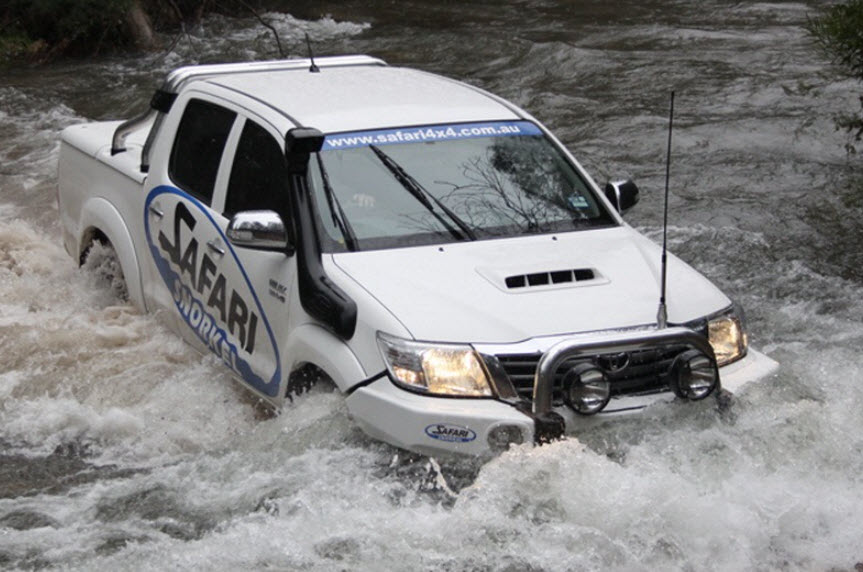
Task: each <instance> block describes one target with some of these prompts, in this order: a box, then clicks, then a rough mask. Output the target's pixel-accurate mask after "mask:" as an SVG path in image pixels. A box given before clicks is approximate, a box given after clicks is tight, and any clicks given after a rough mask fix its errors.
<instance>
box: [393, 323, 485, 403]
mask: <svg viewBox="0 0 863 572" xmlns="http://www.w3.org/2000/svg"><path fill="white" fill-rule="evenodd" d="M378 346H379V347H380V348H381V353H382V354H383V356H384V361H385V362H386V364H387V369H388V370H389V373H390V376H391V377H392V379H393V380H395V381H396V382H397V383H399V384H401V385H403V386H405V387H406V388H408V389H412V390H414V391H420V392H423V393H432V394H436V395H450V396H462V397H491V396H492V392H491V386H490V385H489V383H488V378H487V377H486V374H485V370H484V369H483V367H482V363H481V362H480V358H479V356H478V355H477V354H476V352H475V351H474V349H473V348H472V347H470V346H465V345H456V344H430V343H424V342H414V341H410V340H403V339H401V338H396V337H394V336H390V335H387V334H384V333H381V332H378Z"/></svg>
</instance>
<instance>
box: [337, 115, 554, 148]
mask: <svg viewBox="0 0 863 572" xmlns="http://www.w3.org/2000/svg"><path fill="white" fill-rule="evenodd" d="M523 135H542V130H541V129H540V128H539V127H538V126H537V125H536V124H534V123H531V122H530V121H490V122H485V123H455V124H449V125H429V126H425V127H403V128H399V129H377V130H374V131H353V132H350V133H334V134H329V135H327V136H326V137H325V138H324V146H323V149H322V150H323V151H333V150H338V149H353V148H356V147H368V146H369V145H401V144H404V143H427V142H429V141H448V140H453V139H474V138H477V137H512V136H523Z"/></svg>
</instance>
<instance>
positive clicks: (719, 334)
mask: <svg viewBox="0 0 863 572" xmlns="http://www.w3.org/2000/svg"><path fill="white" fill-rule="evenodd" d="M707 335H708V338H709V339H710V345H711V346H713V353H714V354H716V364H717V365H718V366H719V367H722V366H723V365H727V364H729V363H731V362H735V361H737V360H739V359H740V358H742V357H743V356H745V355H746V346H747V340H746V333H745V332H744V330H743V323H742V320H741V319H740V318H739V317H738V316H737V314H736V313H734V312H728V313H726V314H723V315H721V316H719V317H716V318H713V319H712V320H710V321H708V323H707Z"/></svg>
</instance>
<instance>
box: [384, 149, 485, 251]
mask: <svg viewBox="0 0 863 572" xmlns="http://www.w3.org/2000/svg"><path fill="white" fill-rule="evenodd" d="M369 149H371V150H372V151H374V153H375V155H377V157H378V159H380V160H381V163H383V164H384V166H385V167H386V168H387V169H389V171H390V173H392V174H393V176H394V177H395V178H396V180H397V181H398V182H399V183H400V184H401V186H403V187H404V188H405V189H406V190H407V191H408V192H409V193H410V194H411V195H413V196H414V198H416V200H418V201H419V202H421V203H422V204H423V206H424V207H425V208H427V209H428V211H429V212H430V213H432V214H433V215H434V216H435V218H437V219H438V220H439V221H440V222H441V224H443V225H444V226H445V227H446V228H447V230H449V231H450V232H451V233H452V234H453V235H454V236H456V237H457V238H460V239H464V237H465V236H466V237H467V238H469V239H471V240H476V234H475V233H474V232H473V230H472V229H471V228H470V227H469V226H468V225H467V223H466V222H464V221H463V220H462V219H460V218H459V217H458V215H457V214H455V213H454V212H452V210H451V209H450V208H449V207H447V206H446V205H445V204H443V202H442V201H441V200H440V199H438V198H437V197H436V196H434V195H433V194H432V193H430V192H428V191H427V190H426V189H425V187H423V186H422V185H421V184H420V183H419V181H417V180H416V179H414V178H413V177H412V176H411V175H410V174H409V173H408V172H407V171H405V170H404V168H403V167H402V166H401V165H399V164H398V163H396V161H395V159H393V158H392V157H390V156H389V155H387V154H386V153H384V152H383V151H381V149H380V148H379V147H377V146H376V145H369ZM429 197H431V200H432V201H434V202H435V204H436V205H437V206H438V207H439V208H440V209H441V210H442V211H443V212H444V213H446V216H447V217H449V219H450V220H451V221H452V222H454V223H455V225H456V226H457V227H458V228H459V230H460V231H461V233H459V232H457V231H456V230H455V229H454V228H452V226H450V225H449V224H448V223H447V222H446V221H445V220H444V219H443V217H441V216H440V215H439V214H438V212H437V209H435V208H434V206H433V205H432V203H431V201H429ZM462 234H464V236H462Z"/></svg>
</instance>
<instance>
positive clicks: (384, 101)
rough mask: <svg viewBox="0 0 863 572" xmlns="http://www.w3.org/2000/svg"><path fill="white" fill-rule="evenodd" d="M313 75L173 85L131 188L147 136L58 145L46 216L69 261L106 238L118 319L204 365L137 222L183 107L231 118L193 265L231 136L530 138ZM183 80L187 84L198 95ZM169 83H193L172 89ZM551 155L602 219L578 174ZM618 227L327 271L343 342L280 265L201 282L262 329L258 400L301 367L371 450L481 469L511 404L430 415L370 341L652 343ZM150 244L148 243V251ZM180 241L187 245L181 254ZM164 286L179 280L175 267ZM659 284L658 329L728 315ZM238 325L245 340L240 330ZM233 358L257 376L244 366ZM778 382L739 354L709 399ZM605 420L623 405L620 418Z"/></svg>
mask: <svg viewBox="0 0 863 572" xmlns="http://www.w3.org/2000/svg"><path fill="white" fill-rule="evenodd" d="M319 63H320V64H321V67H322V71H321V73H309V72H308V71H307V62H304V61H300V62H286V63H283V64H279V65H275V64H273V65H271V64H269V63H257V64H251V65H248V66H243V65H242V64H240V65H236V64H233V65H231V66H227V67H220V66H203V67H201V68H195V67H192V68H187V69H184V70H179V71H178V72H176V73H175V75H174V76H173V79H174V80H176V82H177V85H181V88H180V92H179V94H178V97H177V100H176V101H175V103H174V107H173V108H172V110H171V112H169V113H168V114H167V115H165V116H164V118H163V119H164V120H163V121H159V122H156V123H155V125H158V131H157V132H156V133H155V134H154V144H153V146H152V148H150V149H149V157H150V168H149V171H148V172H146V173H145V172H142V171H141V169H140V161H141V156H142V148H143V146H144V143H145V141H146V140H147V137H148V135H149V131H150V129H151V128H153V125H154V123H153V121H149V122H145V123H143V124H141V125H140V126H139V127H138V128H137V130H136V131H134V132H132V133H131V134H130V135H129V136H128V137H127V138H126V140H125V147H126V151H124V152H121V153H118V154H116V155H112V154H111V142H112V135H113V133H114V130H115V129H116V128H117V126H118V125H119V124H120V122H113V121H112V122H102V123H90V124H86V125H79V126H73V127H70V128H68V129H66V130H64V132H63V134H62V142H63V143H62V147H61V153H60V165H59V200H60V217H61V223H62V227H63V239H64V243H65V246H66V249H67V251H68V252H69V254H70V255H71V256H73V257H75V258H77V257H79V256H80V254H81V253H82V251H83V249H84V248H85V247H86V246H87V244H86V242H87V241H88V240H89V239H90V238H92V236H93V233H94V232H95V231H98V232H101V233H103V234H105V235H106V236H107V237H108V239H109V240H110V241H111V242H112V244H114V245H115V247H116V250H117V252H118V256H119V258H120V263H121V265H122V267H123V271H124V274H125V276H126V278H127V281H128V282H129V290H130V293H131V295H132V296H131V297H132V301H133V302H134V303H135V304H136V305H138V306H139V307H141V308H142V309H144V310H149V311H154V310H158V309H160V308H164V309H167V310H168V311H167V312H165V315H167V316H168V322H169V324H170V325H171V326H172V327H174V328H175V329H176V330H177V331H178V333H179V334H180V335H182V336H184V337H185V338H186V339H188V340H190V341H191V342H192V343H193V345H196V347H198V348H199V349H201V350H202V351H207V345H206V344H204V343H201V340H200V339H196V334H195V332H194V331H192V330H190V329H189V324H188V321H184V318H183V317H182V316H181V315H180V314H179V313H178V310H177V308H175V307H174V302H175V300H174V295H173V292H172V291H171V288H170V287H169V286H170V284H171V282H170V280H166V279H164V275H162V274H160V271H159V269H158V268H157V266H156V265H155V263H154V262H153V261H154V256H155V255H154V254H153V251H152V250H150V246H149V245H148V241H147V238H146V234H147V224H149V225H153V228H152V232H153V236H155V235H156V234H157V232H158V230H159V229H162V230H164V233H165V234H168V235H170V233H171V232H172V229H171V226H172V225H171V224H167V223H172V221H173V216H174V211H172V212H171V213H170V214H167V213H166V215H165V216H166V218H165V223H166V226H164V227H162V226H160V225H159V223H158V221H157V220H156V218H158V217H157V216H155V215H153V214H152V213H150V214H147V215H146V217H148V218H145V209H147V208H148V205H147V202H146V201H147V198H148V196H150V195H151V193H153V190H154V189H157V188H159V187H165V186H168V187H170V186H171V184H172V183H171V180H170V176H169V174H168V167H167V165H168V159H169V156H170V153H171V148H172V143H173V138H174V133H175V132H176V129H177V125H178V124H179V121H180V117H181V113H182V110H183V107H184V105H185V103H186V101H188V100H189V99H190V98H193V97H194V98H199V99H206V100H208V101H211V102H214V103H217V104H219V105H221V106H223V107H226V108H228V109H231V110H233V111H235V112H236V113H237V114H238V117H239V118H240V119H239V120H238V122H236V123H235V124H234V128H233V130H232V132H231V135H230V137H229V139H228V143H227V145H226V148H225V151H224V154H223V158H222V163H221V165H220V168H219V173H218V176H217V180H216V183H215V188H214V194H213V198H212V201H211V203H210V205H208V206H206V208H198V209H197V210H195V209H193V210H195V212H196V213H197V216H199V217H200V220H199V222H200V223H201V224H204V223H203V222H201V221H205V222H206V225H207V226H206V228H203V227H202V228H199V229H198V230H200V231H201V232H202V234H200V236H198V238H200V240H201V241H202V242H201V248H202V249H203V248H205V247H204V246H203V244H204V242H206V241H209V240H215V241H216V243H217V244H221V246H223V247H224V246H230V245H225V244H222V243H220V242H219V241H220V240H222V239H223V237H224V230H225V227H226V225H227V220H226V219H225V218H224V217H222V216H221V214H220V212H221V210H222V206H223V205H224V203H225V188H226V185H227V178H228V176H229V174H230V170H231V161H232V159H233V153H234V151H235V148H236V145H237V139H238V137H239V133H240V130H241V127H242V125H243V123H242V121H246V120H253V121H256V122H257V123H259V124H260V125H262V126H264V127H265V128H266V129H267V130H268V131H269V132H270V133H271V134H272V136H273V137H274V138H275V139H276V140H277V141H279V142H280V144H282V143H281V141H282V138H283V137H284V134H285V133H286V132H287V131H288V130H290V129H291V128H293V127H296V126H298V125H303V126H312V127H315V128H317V129H319V130H321V131H322V132H324V133H339V132H348V131H354V130H365V129H382V128H390V127H405V126H417V125H432V124H444V123H459V122H483V121H498V120H504V121H506V120H530V121H534V122H536V121H535V120H534V119H533V118H532V117H531V116H530V115H529V114H528V113H526V112H524V111H523V110H520V109H518V108H517V107H515V106H513V105H511V104H509V103H508V102H505V101H504V100H502V99H500V98H497V97H495V96H492V95H490V94H487V93H485V92H483V91H482V90H479V89H477V88H474V87H472V86H468V85H466V84H462V83H459V82H456V81H453V80H450V79H447V78H441V77H438V76H434V75H431V74H428V73H425V72H421V71H416V70H409V69H403V68H395V67H387V66H382V65H381V62H380V61H379V60H374V59H372V58H364V57H361V56H359V57H349V58H334V59H326V58H321V60H320V61H319ZM262 68H266V69H264V70H263V71H262ZM276 68H279V69H278V70H277V71H274V69H276ZM228 71H230V73H227V72H228ZM203 72H206V73H203ZM196 75H198V76H200V77H198V79H194V76H196ZM189 78H192V79H189ZM181 79H182V80H183V81H185V80H186V79H189V81H187V82H186V83H181V82H180V80H181ZM536 123H537V124H538V125H539V123H538V122H536ZM540 127H541V128H542V129H543V131H544V132H545V133H546V134H547V135H548V136H549V138H550V139H552V141H554V142H555V143H557V141H556V139H554V137H553V136H552V135H551V134H550V133H548V132H547V130H545V128H544V127H542V126H541V125H540ZM561 150H562V152H563V153H564V154H565V155H566V156H567V157H568V158H569V160H571V161H572V163H573V164H574V165H575V166H576V168H577V169H578V171H579V172H581V173H582V175H583V177H584V179H585V180H586V181H588V183H589V185H590V186H592V187H593V190H594V192H595V193H596V194H597V196H598V197H599V200H600V201H601V202H602V203H604V204H605V205H606V206H608V202H607V201H606V199H605V198H604V196H603V195H602V193H600V192H599V189H598V188H597V187H596V184H595V182H594V181H593V180H592V179H591V178H590V176H589V174H587V173H586V172H584V170H583V169H581V167H580V166H579V165H578V163H577V161H576V160H575V159H574V158H572V156H571V155H570V154H569V153H568V152H567V151H566V150H565V149H563V148H562V147H561ZM156 195H158V193H156ZM156 195H153V196H156ZM161 196H162V197H163V198H162V199H161V202H162V203H164V204H161V203H160V204H157V205H156V206H160V207H162V208H163V209H167V208H168V207H170V208H172V209H174V208H175V203H176V202H177V200H176V199H175V198H170V200H168V199H169V197H172V196H173V195H170V194H164V195H161ZM157 200H158V199H157ZM168 203H170V205H169V204H168ZM193 206H194V205H193ZM195 208H197V207H195ZM147 212H149V211H147ZM614 218H615V220H616V221H617V223H618V224H619V226H615V227H613V228H605V229H597V230H589V231H576V232H569V233H558V234H556V235H539V236H526V237H521V238H510V239H499V240H487V241H477V242H464V243H455V244H447V245H444V246H441V247H438V246H427V247H413V248H402V249H391V250H380V251H367V252H354V253H343V254H324V255H323V260H322V262H323V267H324V270H325V272H326V274H327V276H328V277H329V278H330V279H331V280H332V281H333V282H334V283H336V284H337V285H338V286H339V287H340V288H341V289H342V290H343V291H344V292H345V293H346V294H347V295H348V296H349V297H350V298H351V299H352V300H354V302H355V303H356V304H357V307H358V319H357V325H356V331H355V333H354V335H353V336H352V337H351V338H350V339H348V340H343V339H341V338H339V337H338V336H336V335H335V334H333V333H332V332H331V331H329V330H328V329H327V328H325V327H324V326H322V325H321V324H319V323H317V322H316V321H315V320H314V319H313V318H312V317H311V316H309V315H308V314H307V313H306V312H305V310H304V309H303V306H302V304H301V301H300V298H299V293H298V287H297V284H296V283H297V280H296V279H295V276H294V273H295V272H296V268H295V267H296V264H295V262H294V258H293V257H289V256H286V255H284V254H279V253H272V252H268V253H263V252H258V251H253V250H244V249H241V248H236V247H235V248H232V249H231V248H229V249H227V254H226V255H225V258H224V260H223V261H222V262H218V261H217V268H216V269H215V270H213V271H212V273H211V276H210V278H209V279H210V280H211V281H215V280H216V277H217V275H224V276H225V279H226V280H227V281H229V282H230V283H231V285H232V288H233V287H234V286H235V287H236V288H234V289H236V290H237V291H238V292H240V293H241V294H242V295H243V296H245V297H247V298H249V299H252V298H254V299H256V303H255V305H254V306H252V304H251V303H249V304H248V308H249V309H250V311H254V312H255V313H256V319H257V323H258V324H263V323H264V321H265V319H266V321H267V323H268V324H270V326H268V332H267V336H264V334H263V333H262V332H258V335H259V336H262V337H259V338H257V342H258V343H259V344H264V346H262V347H265V348H266V352H265V353H266V359H265V360H263V361H262V362H261V364H263V366H261V367H262V370H261V372H262V373H261V375H262V376H263V377H264V381H267V380H268V379H269V378H268V377H267V376H268V375H270V374H271V372H273V371H280V374H279V375H281V379H280V380H276V381H275V382H274V383H276V382H277V383H278V388H277V391H276V392H275V394H273V393H272V392H271V391H270V389H273V388H274V386H272V385H267V386H266V387H267V391H266V392H264V393H262V392H260V391H256V390H255V389H254V388H252V390H253V391H256V393H257V394H258V395H260V396H261V397H263V398H265V399H268V400H269V401H271V402H272V403H274V404H275V405H279V404H280V403H281V401H282V400H283V399H284V398H285V390H286V386H287V378H288V374H289V373H290V371H293V370H294V369H296V368H298V367H301V366H302V365H303V364H306V363H312V364H315V365H317V366H318V367H320V368H321V369H323V370H324V371H325V372H327V374H328V375H329V376H331V377H332V378H333V380H334V381H335V383H336V385H337V386H338V388H339V389H340V390H342V391H345V392H348V393H349V396H348V397H347V405H348V408H349V411H350V414H351V415H352V416H353V417H354V419H355V420H356V421H357V423H358V424H359V425H360V426H361V427H362V428H363V429H364V430H365V431H366V432H368V433H369V434H370V435H372V436H373V437H376V438H379V439H382V440H385V441H388V442H390V443H392V444H394V445H396V446H399V447H404V448H407V449H412V450H415V451H420V452H423V453H427V454H439V453H468V454H482V453H485V452H487V451H488V449H489V444H488V435H489V432H490V431H491V430H493V429H494V428H495V427H498V426H500V425H508V426H511V427H514V428H518V430H519V431H520V433H521V436H522V438H523V439H524V440H525V441H531V440H532V439H533V437H534V424H533V420H532V419H531V418H530V417H529V416H528V415H525V414H524V413H522V412H521V411H520V410H519V409H517V408H516V407H513V406H512V404H509V403H505V402H503V401H498V400H495V399H455V398H444V397H430V396H425V395H420V394H417V393H412V392H409V391H406V390H404V389H401V388H400V387H398V386H396V385H395V384H394V383H393V382H391V381H390V380H389V379H388V378H387V377H386V376H385V375H384V372H385V369H386V366H385V363H384V360H383V357H382V354H381V351H380V349H379V348H378V344H377V340H376V335H377V333H378V332H379V331H383V332H386V333H388V334H390V335H394V336H399V337H402V338H407V339H410V338H413V339H417V340H425V341H434V342H460V343H469V344H474V345H475V347H477V348H478V349H479V350H480V351H483V352H489V353H493V352H496V351H499V352H503V353H507V352H515V351H528V352H535V351H544V350H545V349H548V347H549V344H550V343H551V341H552V340H557V339H560V338H567V337H570V336H578V335H581V336H587V337H590V336H591V335H592V334H590V332H597V331H602V330H612V329H623V328H631V327H643V326H645V325H649V324H651V323H653V322H654V320H655V317H656V310H657V304H658V297H659V259H660V255H659V254H660V253H659V248H658V247H657V246H656V245H655V244H653V243H652V242H651V241H649V240H647V239H646V238H644V237H643V236H641V235H640V234H638V233H637V232H635V231H634V230H633V229H631V228H630V227H629V226H627V225H626V224H625V223H623V222H622V220H621V219H620V218H619V216H617V215H616V213H615V214H614ZM145 220H146V221H148V222H147V224H145ZM204 231H205V232H204ZM196 232H197V231H196ZM154 240H155V238H153V237H152V236H151V242H152V241H154ZM183 240H184V242H186V243H187V242H188V236H186V237H185V238H184V239H183ZM199 256H203V255H202V254H200V253H199ZM199 260H203V258H199ZM213 260H215V259H213ZM223 263H224V265H225V268H224V269H222V268H221V265H222V264H223ZM197 264H199V265H200V264H201V262H197ZM164 268H165V267H164V265H163V270H164ZM172 268H174V270H175V271H177V270H178V266H177V265H176V264H174V266H173V267H172ZM571 269H591V270H592V271H593V272H594V273H595V278H594V279H593V280H587V281H584V282H576V283H570V284H564V285H553V286H537V287H526V288H521V289H510V288H507V286H506V282H505V281H506V278H507V277H508V276H512V275H519V274H522V275H523V274H531V273H535V272H549V271H556V270H571ZM180 274H182V271H180ZM246 277H248V282H245V278H246ZM668 278H669V279H668V284H669V292H668V298H669V308H668V312H669V320H670V321H671V322H677V323H683V322H688V321H691V320H694V319H697V318H701V317H704V316H706V315H710V314H713V313H715V312H717V311H719V310H722V309H723V308H726V307H728V306H729V304H730V301H729V299H728V298H727V297H726V296H725V295H724V294H722V293H721V292H720V291H719V290H718V289H717V288H716V287H715V286H713V285H712V284H711V283H710V282H709V281H708V280H706V279H705V278H704V277H703V276H701V275H700V274H698V273H697V272H696V271H694V270H693V269H692V268H690V267H689V266H688V265H686V264H685V263H683V262H681V261H680V260H678V259H677V258H675V257H673V256H672V257H670V259H669V275H668ZM273 280H275V281H276V282H277V283H278V284H280V286H281V287H282V290H281V291H280V292H279V294H278V295H274V294H273V292H271V291H270V290H269V289H270V286H271V284H272V281H273ZM199 284H200V283H199ZM207 288H212V284H207V285H205V286H202V287H201V291H202V293H201V295H202V296H204V298H206V293H207V290H206V289H207ZM229 291H233V290H229ZM257 314H260V316H257ZM247 325H248V326H249V327H251V326H252V322H248V323H247ZM228 329H229V328H228ZM228 333H230V332H228ZM271 338H272V344H270V341H271ZM246 345H247V346H248V345H250V344H248V343H247V344H246ZM240 354H242V352H240ZM240 354H238V355H240ZM226 355H227V354H226ZM241 357H242V356H241ZM245 357H246V358H248V359H249V360H250V361H251V360H253V359H254V356H252V355H251V354H250V355H247V356H245ZM279 364H280V365H279ZM253 365H254V364H253ZM259 365H260V364H259ZM776 367H777V364H776V363H775V362H773V361H772V360H770V358H768V357H766V356H763V355H762V354H759V353H758V352H755V351H752V350H750V352H749V355H748V356H747V357H746V358H744V359H743V360H741V361H739V362H737V363H735V364H732V365H730V366H728V367H725V368H722V370H721V375H722V383H723V386H724V387H725V388H726V389H729V390H736V389H738V388H739V387H742V385H743V384H745V383H747V382H749V381H752V380H756V379H763V378H765V377H767V376H769V375H771V374H772V373H773V372H775V370H776ZM279 368H280V369H279ZM361 382H363V383H361ZM358 384H359V385H358ZM665 397H667V395H666V396H665ZM662 398H663V396H662V395H660V396H650V397H648V398H637V399H634V401H632V403H633V404H634V405H633V406H638V407H641V406H644V405H646V404H647V403H649V402H651V401H655V400H656V399H662ZM616 406H617V407H618V408H621V407H626V404H624V403H623V402H622V401H621V403H618V404H617V405H616ZM611 409H612V408H610V410H611ZM563 413H564V417H565V418H566V421H567V425H568V427H569V429H570V430H575V429H577V427H578V426H580V424H582V423H583V422H586V421H585V419H584V418H578V417H577V416H575V414H573V413H571V412H565V411H564V412H563ZM606 417H607V415H606ZM440 428H443V429H445V430H451V431H455V432H456V433H459V432H461V433H460V434H461V435H462V437H460V438H453V439H447V438H441V431H440V430H439V429H440ZM465 435H466V436H467V437H464V436H465Z"/></svg>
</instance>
